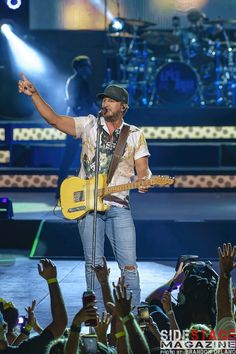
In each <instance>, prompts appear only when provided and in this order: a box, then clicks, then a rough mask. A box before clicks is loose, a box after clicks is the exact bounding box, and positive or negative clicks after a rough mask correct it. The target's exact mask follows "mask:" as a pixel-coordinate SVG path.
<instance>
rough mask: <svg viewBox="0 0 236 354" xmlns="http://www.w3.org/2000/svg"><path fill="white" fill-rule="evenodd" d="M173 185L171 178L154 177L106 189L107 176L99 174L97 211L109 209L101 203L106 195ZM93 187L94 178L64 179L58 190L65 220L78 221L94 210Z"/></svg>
mask: <svg viewBox="0 0 236 354" xmlns="http://www.w3.org/2000/svg"><path fill="white" fill-rule="evenodd" d="M173 183H174V178H172V177H169V176H154V177H152V178H150V179H146V180H143V181H137V182H130V183H126V184H121V185H118V186H112V187H108V186H107V176H106V175H104V174H99V176H98V201H97V210H98V211H106V210H107V209H108V208H109V205H107V204H105V202H103V197H105V196H106V195H109V194H112V193H117V192H122V191H127V190H130V189H135V188H140V187H144V188H150V187H155V186H165V187H168V186H170V185H171V184H173ZM94 186H95V178H91V179H82V178H79V177H68V178H66V179H64V181H63V182H62V184H61V188H60V204H61V210H62V214H63V215H64V217H65V218H66V219H70V220H74V219H79V218H81V217H82V216H84V215H85V214H87V213H88V212H90V211H92V210H94Z"/></svg>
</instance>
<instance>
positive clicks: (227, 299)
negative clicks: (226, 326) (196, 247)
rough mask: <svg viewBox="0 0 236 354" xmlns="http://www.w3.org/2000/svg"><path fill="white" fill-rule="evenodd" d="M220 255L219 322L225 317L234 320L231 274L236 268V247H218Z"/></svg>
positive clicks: (217, 296) (229, 245)
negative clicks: (235, 258)
mask: <svg viewBox="0 0 236 354" xmlns="http://www.w3.org/2000/svg"><path fill="white" fill-rule="evenodd" d="M218 254H219V266H220V276H219V280H218V285H217V291H216V301H217V322H219V321H220V320H222V319H223V318H225V317H230V318H232V319H233V310H232V298H231V296H232V284H231V272H232V270H233V269H235V268H236V263H235V262H234V257H235V254H236V246H234V247H233V246H232V245H231V243H227V244H226V243H224V244H223V247H222V248H221V247H218Z"/></svg>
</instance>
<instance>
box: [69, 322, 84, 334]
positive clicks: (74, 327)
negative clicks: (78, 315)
mask: <svg viewBox="0 0 236 354" xmlns="http://www.w3.org/2000/svg"><path fill="white" fill-rule="evenodd" d="M70 331H71V332H76V333H80V332H81V326H77V325H76V324H75V323H72V325H71V326H70Z"/></svg>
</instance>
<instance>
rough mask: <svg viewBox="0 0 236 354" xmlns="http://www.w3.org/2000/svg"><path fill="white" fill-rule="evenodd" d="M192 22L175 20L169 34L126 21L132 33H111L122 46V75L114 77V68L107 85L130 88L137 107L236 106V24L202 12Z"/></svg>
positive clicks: (190, 16) (119, 58) (119, 70)
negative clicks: (235, 34) (183, 24)
mask: <svg viewBox="0 0 236 354" xmlns="http://www.w3.org/2000/svg"><path fill="white" fill-rule="evenodd" d="M187 20H188V22H189V26H187V27H184V28H183V27H181V25H180V19H179V18H178V17H176V16H174V17H173V18H172V27H173V28H172V29H171V30H168V31H167V30H161V29H159V28H158V26H157V25H155V24H153V23H150V22H147V21H142V20H133V19H125V18H122V21H123V22H125V23H126V24H128V26H127V27H126V30H123V31H120V32H112V33H111V32H108V36H109V39H110V40H111V41H112V42H113V43H114V41H115V44H116V49H115V56H116V58H117V65H116V69H117V72H116V77H114V78H113V77H111V72H112V71H111V69H110V68H109V67H108V68H107V71H108V73H109V75H108V76H107V80H106V82H105V83H104V85H107V84H109V83H115V84H119V85H121V86H123V87H124V88H126V89H127V90H128V91H129V94H130V104H131V105H132V106H133V107H140V106H146V107H153V106H154V107H155V106H157V105H179V104H187V105H190V106H193V107H194V106H195V107H196V106H201V107H206V106H223V107H236V41H233V40H232V38H231V37H232V36H231V34H232V33H233V31H232V28H233V26H235V25H236V20H229V19H228V20H222V19H217V20H209V19H208V18H207V17H206V16H205V15H204V14H203V13H201V12H199V11H197V10H192V11H190V12H189V13H188V14H187ZM228 25H229V26H230V28H228V27H227V26H228ZM127 29H128V30H127Z"/></svg>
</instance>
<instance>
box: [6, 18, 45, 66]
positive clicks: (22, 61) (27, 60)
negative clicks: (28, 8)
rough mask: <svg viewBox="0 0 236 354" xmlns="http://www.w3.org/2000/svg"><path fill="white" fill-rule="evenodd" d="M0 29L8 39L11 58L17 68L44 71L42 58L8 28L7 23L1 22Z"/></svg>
mask: <svg viewBox="0 0 236 354" xmlns="http://www.w3.org/2000/svg"><path fill="white" fill-rule="evenodd" d="M1 31H2V33H3V35H4V36H5V37H6V39H7V41H8V44H9V47H10V50H11V53H12V56H13V60H14V61H15V64H16V66H17V67H18V69H20V70H22V71H30V72H31V73H43V72H45V66H44V63H43V60H42V58H41V57H40V55H39V54H38V53H37V51H36V50H34V49H33V48H31V47H30V46H29V45H27V44H26V43H25V42H24V41H23V40H22V39H20V38H19V37H18V36H17V35H16V34H15V33H14V32H13V31H12V30H11V29H10V27H9V25H8V24H3V25H2V26H1Z"/></svg>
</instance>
